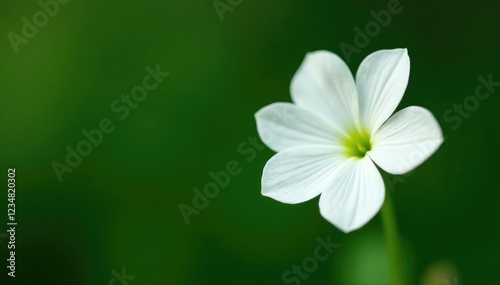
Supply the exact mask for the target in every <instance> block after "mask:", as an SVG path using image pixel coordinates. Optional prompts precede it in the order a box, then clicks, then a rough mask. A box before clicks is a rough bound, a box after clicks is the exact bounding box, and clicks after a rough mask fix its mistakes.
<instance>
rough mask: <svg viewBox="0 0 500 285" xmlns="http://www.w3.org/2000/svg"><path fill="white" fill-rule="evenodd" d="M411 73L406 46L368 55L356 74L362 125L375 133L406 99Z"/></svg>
mask: <svg viewBox="0 0 500 285" xmlns="http://www.w3.org/2000/svg"><path fill="white" fill-rule="evenodd" d="M409 76H410V58H409V57H408V52H407V50H406V49H392V50H380V51H376V52H374V53H372V54H370V55H368V56H367V57H366V58H365V59H364V60H363V61H362V62H361V64H360V66H359V69H358V72H357V73H356V85H357V87H358V94H359V108H360V115H361V121H362V124H364V125H365V126H367V127H368V128H369V130H370V131H371V132H375V131H376V130H377V129H378V128H379V127H380V126H381V125H382V124H383V123H384V122H385V121H386V120H387V119H388V118H389V116H390V115H391V114H392V113H393V112H394V110H395V109H396V107H397V106H398V104H399V102H400V101H401V98H403V95H404V92H405V90H406V86H407V85H408V78H409Z"/></svg>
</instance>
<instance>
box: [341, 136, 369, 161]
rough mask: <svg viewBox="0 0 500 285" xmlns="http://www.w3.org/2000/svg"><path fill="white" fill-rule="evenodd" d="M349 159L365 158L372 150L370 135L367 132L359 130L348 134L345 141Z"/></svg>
mask: <svg viewBox="0 0 500 285" xmlns="http://www.w3.org/2000/svg"><path fill="white" fill-rule="evenodd" d="M343 143H344V147H345V148H346V155H347V157H356V158H363V157H365V155H366V153H367V152H368V151H369V150H371V149H372V143H371V140H370V134H369V133H368V132H367V131H364V130H363V131H361V132H360V131H358V130H357V129H355V130H353V131H351V132H349V133H348V136H347V137H346V138H345V139H344V141H343Z"/></svg>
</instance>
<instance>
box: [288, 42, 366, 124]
mask: <svg viewBox="0 0 500 285" xmlns="http://www.w3.org/2000/svg"><path fill="white" fill-rule="evenodd" d="M290 92H291V94H292V99H293V102H295V103H296V104H297V105H298V106H300V107H303V108H306V109H309V110H311V111H312V112H315V113H317V114H319V115H321V116H324V117H325V118H327V119H329V120H330V121H332V122H333V123H335V124H336V126H337V127H338V128H339V129H341V130H345V129H348V128H352V127H354V126H355V125H357V123H358V120H359V107H358V96H357V91H356V84H355V83H354V78H353V76H352V73H351V71H350V70H349V67H347V65H346V64H345V62H344V61H343V60H342V59H341V58H340V57H339V56H337V55H336V54H334V53H331V52H328V51H315V52H311V53H308V54H307V55H306V57H305V59H304V61H303V62H302V65H301V66H300V68H299V69H298V70H297V72H296V73H295V75H294V77H293V79H292V83H291V86H290Z"/></svg>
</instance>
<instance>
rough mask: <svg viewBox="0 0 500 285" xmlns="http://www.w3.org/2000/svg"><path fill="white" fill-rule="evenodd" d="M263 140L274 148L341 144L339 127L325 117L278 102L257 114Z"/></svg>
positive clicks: (258, 127)
mask: <svg viewBox="0 0 500 285" xmlns="http://www.w3.org/2000/svg"><path fill="white" fill-rule="evenodd" d="M255 119H256V121H257V130H258V132H259V136H260V138H261V139H262V141H263V142H264V143H265V144H266V145H267V146H268V147H270V148H271V149H272V150H274V151H277V152H278V151H282V150H284V149H287V148H291V147H296V146H303V145H308V144H327V145H336V144H337V145H339V144H340V142H339V137H340V134H339V131H338V130H337V129H336V128H335V127H334V126H333V125H332V124H331V123H330V122H328V121H327V120H325V119H324V118H322V117H320V116H318V115H315V114H314V113H312V112H310V111H308V110H306V109H303V108H300V107H297V106H296V105H294V104H291V103H274V104H271V105H268V106H266V107H264V108H262V109H260V110H259V111H258V112H257V113H256V114H255Z"/></svg>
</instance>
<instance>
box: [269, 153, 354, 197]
mask: <svg viewBox="0 0 500 285" xmlns="http://www.w3.org/2000/svg"><path fill="white" fill-rule="evenodd" d="M343 152H344V150H343V149H342V148H340V147H335V146H324V145H309V146H301V147H294V148H290V149H287V150H284V151H282V152H279V153H277V154H276V155H274V156H273V157H272V158H271V159H270V160H269V161H268V162H267V164H266V166H265V167H264V173H263V175H262V195H264V196H268V197H271V198H273V199H275V200H278V201H280V202H283V203H288V204H296V203H302V202H304V201H307V200H310V199H312V198H314V197H316V196H318V195H319V194H320V193H321V192H323V191H325V190H327V189H331V188H332V187H333V185H332V175H333V174H334V170H335V168H336V166H337V165H339V164H340V163H342V162H345V161H346V160H347V158H346V157H345V155H344V154H343Z"/></svg>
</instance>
